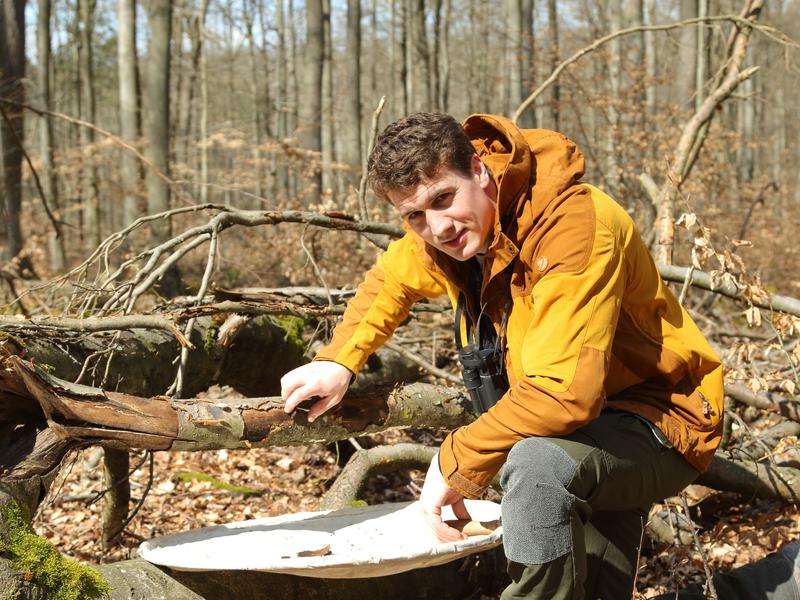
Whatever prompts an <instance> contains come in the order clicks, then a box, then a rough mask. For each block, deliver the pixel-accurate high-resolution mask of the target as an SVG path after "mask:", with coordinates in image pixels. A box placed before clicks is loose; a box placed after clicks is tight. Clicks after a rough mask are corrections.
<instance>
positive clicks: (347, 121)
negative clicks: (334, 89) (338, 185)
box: [341, 0, 377, 187]
mask: <svg viewBox="0 0 800 600" xmlns="http://www.w3.org/2000/svg"><path fill="white" fill-rule="evenodd" d="M372 60H373V64H375V61H376V60H377V56H376V55H375V54H373V56H372ZM345 61H346V63H347V69H346V71H347V86H346V91H345V110H344V111H343V115H344V117H345V118H344V119H343V120H342V123H341V127H342V128H343V130H342V134H341V138H342V150H343V152H342V158H343V159H344V162H345V163H347V164H348V165H349V166H350V168H351V169H352V170H351V172H350V175H349V176H348V178H347V181H348V183H349V185H350V186H353V187H357V186H358V182H359V179H360V177H359V175H360V171H361V160H362V159H361V154H362V150H361V1H360V0H348V2H347V49H346V56H345Z"/></svg>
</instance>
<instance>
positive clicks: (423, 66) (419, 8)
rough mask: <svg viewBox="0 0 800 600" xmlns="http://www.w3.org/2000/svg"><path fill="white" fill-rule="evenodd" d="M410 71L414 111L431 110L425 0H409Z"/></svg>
mask: <svg viewBox="0 0 800 600" xmlns="http://www.w3.org/2000/svg"><path fill="white" fill-rule="evenodd" d="M410 8H411V10H410V15H409V17H410V22H409V24H410V26H411V40H412V43H411V73H412V75H411V76H412V79H413V86H414V95H413V96H414V99H413V104H412V105H413V107H414V110H415V111H420V110H431V108H432V102H431V84H430V53H429V52H428V37H427V35H426V32H425V0H411V3H410Z"/></svg>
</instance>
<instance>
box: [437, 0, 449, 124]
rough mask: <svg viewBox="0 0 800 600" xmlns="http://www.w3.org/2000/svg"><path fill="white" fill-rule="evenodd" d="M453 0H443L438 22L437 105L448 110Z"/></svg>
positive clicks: (445, 110) (443, 109) (443, 110)
mask: <svg viewBox="0 0 800 600" xmlns="http://www.w3.org/2000/svg"><path fill="white" fill-rule="evenodd" d="M452 12H453V0H444V18H443V19H442V20H441V23H440V24H439V98H438V100H439V107H440V110H441V111H442V112H449V111H450V106H449V105H450V21H451V19H452Z"/></svg>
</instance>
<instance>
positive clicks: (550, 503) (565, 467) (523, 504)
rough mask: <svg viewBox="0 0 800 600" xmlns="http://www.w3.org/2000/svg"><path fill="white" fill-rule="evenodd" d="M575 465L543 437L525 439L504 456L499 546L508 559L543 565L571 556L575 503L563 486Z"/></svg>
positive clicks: (571, 474) (557, 447) (564, 453)
mask: <svg viewBox="0 0 800 600" xmlns="http://www.w3.org/2000/svg"><path fill="white" fill-rule="evenodd" d="M577 466H578V465H577V463H576V461H575V460H574V459H573V458H572V457H570V456H569V454H567V452H566V451H565V450H564V449H563V448H561V447H560V446H558V445H556V444H554V443H553V442H552V441H550V440H549V439H548V438H535V437H534V438H526V439H524V440H520V441H519V442H517V443H516V444H515V445H514V447H513V448H512V449H511V452H510V453H509V455H508V459H507V461H506V465H505V468H504V471H503V476H502V479H501V483H502V486H503V491H504V495H503V501H502V513H503V544H504V546H505V551H506V556H508V558H509V559H510V560H513V561H516V562H519V563H523V564H543V563H546V562H550V561H552V560H554V559H556V558H558V557H560V556H563V555H564V554H566V553H568V552H571V551H572V534H571V518H572V513H573V508H574V504H575V502H576V498H575V496H574V495H573V494H571V493H570V491H569V489H568V486H569V484H570V482H571V481H572V479H573V477H574V475H575V471H576V469H577Z"/></svg>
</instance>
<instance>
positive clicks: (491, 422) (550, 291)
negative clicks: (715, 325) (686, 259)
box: [282, 113, 723, 600]
mask: <svg viewBox="0 0 800 600" xmlns="http://www.w3.org/2000/svg"><path fill="white" fill-rule="evenodd" d="M368 170H369V172H368V175H369V181H370V185H371V187H372V189H373V190H374V191H375V193H376V195H378V196H379V197H384V198H386V199H388V200H389V201H390V202H391V203H392V204H393V205H394V206H395V207H396V208H397V209H398V211H399V212H400V215H401V216H402V218H403V220H404V222H405V225H406V227H407V229H408V233H407V234H406V235H405V236H404V237H403V238H402V239H400V240H398V241H395V242H394V243H392V244H391V245H390V246H389V248H388V249H387V251H386V252H385V253H384V254H383V256H382V257H381V258H380V259H379V260H378V263H377V264H376V266H375V267H373V268H372V269H371V270H370V271H369V272H368V273H367V275H366V278H365V280H364V283H362V284H361V286H360V287H359V289H358V293H357V294H356V296H355V297H354V298H353V299H352V300H351V301H350V303H349V304H348V308H347V311H346V312H345V315H344V318H343V321H342V323H341V324H340V325H339V326H338V327H337V328H336V330H335V331H334V335H333V339H332V341H331V343H330V344H329V345H328V346H327V347H326V348H324V349H323V350H322V351H321V352H320V353H319V354H318V355H317V357H316V360H315V361H314V362H312V363H311V364H310V365H306V366H303V367H300V368H299V369H296V370H295V371H292V372H290V373H288V374H287V375H286V376H285V377H284V378H283V380H282V388H283V389H282V394H283V398H284V399H285V401H286V411H287V412H291V411H293V410H294V409H295V407H296V406H297V405H298V403H299V402H301V401H303V400H305V399H307V398H309V397H311V396H319V397H320V400H319V401H317V402H316V403H315V404H314V405H313V407H312V408H311V409H310V411H309V419H310V420H313V419H315V418H316V417H318V416H319V415H320V414H322V413H323V412H325V411H326V410H328V409H330V408H331V407H332V406H334V405H336V404H337V403H339V401H340V400H341V398H342V396H343V395H344V393H345V390H346V389H347V386H348V385H349V382H350V380H351V378H352V377H353V374H354V373H357V372H358V370H359V369H360V368H361V367H362V365H363V364H364V362H365V361H366V359H367V357H368V356H369V355H370V353H372V352H374V351H375V350H376V349H377V348H378V347H379V346H380V345H381V344H382V343H383V342H384V341H385V340H386V339H387V338H388V337H389V336H390V335H391V334H392V332H393V331H394V329H395V328H396V327H397V325H398V324H399V323H400V322H401V321H402V320H403V319H404V318H405V317H406V315H407V314H408V311H409V309H410V306H411V305H412V304H413V303H414V302H415V301H417V300H419V299H420V298H424V297H434V296H438V295H441V294H444V293H447V294H448V295H449V297H450V299H451V301H452V302H453V305H454V306H455V305H456V303H457V300H458V297H459V294H460V293H463V295H464V297H465V300H466V309H467V313H468V314H469V316H470V320H471V322H472V324H475V323H476V322H477V323H478V329H479V330H480V328H481V327H482V325H483V323H482V321H486V319H487V318H488V319H489V320H490V321H491V323H492V324H493V325H494V328H493V329H494V335H496V338H497V345H498V346H499V347H503V348H504V349H505V358H504V362H505V368H506V371H507V375H508V380H509V388H508V391H507V392H505V394H503V395H502V397H501V398H500V399H499V400H498V401H497V403H496V404H495V405H494V406H493V407H492V408H491V409H489V410H488V412H485V413H484V414H482V415H481V416H480V417H479V418H478V419H477V420H476V421H474V422H473V423H471V424H470V425H468V426H465V427H461V428H459V429H457V430H455V431H453V432H451V433H450V435H448V436H447V438H445V440H444V442H442V445H441V447H440V449H439V453H438V455H437V457H436V458H435V459H434V461H433V462H432V463H431V466H430V469H429V471H428V474H427V476H426V479H425V485H424V487H423V490H422V494H421V498H420V501H421V505H422V507H423V511H424V512H425V514H426V517H427V518H428V521H429V522H430V523H431V526H432V527H433V528H434V530H435V531H436V533H437V535H438V537H439V539H441V540H442V541H448V540H457V539H460V538H461V534H460V533H459V532H458V531H456V530H454V529H452V528H450V527H448V526H447V525H446V524H444V523H443V522H442V519H441V508H442V507H443V506H447V505H452V507H453V510H454V512H455V514H456V516H458V517H459V518H466V517H467V516H468V515H467V513H466V510H465V508H464V503H463V499H464V498H465V497H468V498H477V497H480V496H481V495H482V494H483V492H484V491H485V489H486V487H487V486H488V485H489V484H490V482H491V481H492V478H493V477H494V476H495V474H497V472H498V471H499V469H500V467H501V466H503V465H505V467H504V470H503V474H502V479H501V483H502V486H503V489H504V497H503V501H502V513H503V537H504V547H505V552H506V555H507V557H508V559H509V574H510V575H511V579H512V583H511V585H510V586H509V587H508V588H507V589H506V590H505V592H504V594H503V598H505V599H510V598H547V599H551V598H570V599H581V598H584V597H585V598H592V599H593V598H603V599H610V600H618V599H620V598H629V597H630V596H631V591H632V582H633V571H634V568H635V564H636V554H637V550H638V543H639V539H640V534H641V530H642V527H643V523H644V521H645V519H646V516H647V510H648V508H649V506H650V505H651V504H652V502H653V501H655V500H659V499H661V498H663V497H666V496H669V495H672V494H675V493H677V492H678V491H679V490H681V489H682V488H683V487H684V486H685V485H687V484H688V483H690V482H691V481H692V480H694V478H695V477H696V476H697V474H698V472H699V471H702V470H703V469H705V468H706V467H707V466H708V464H709V462H710V461H711V457H712V455H713V453H714V450H715V449H716V447H717V445H718V443H719V438H720V432H721V415H722V401H723V390H722V368H721V365H720V361H719V359H718V357H717V356H716V355H715V353H714V351H713V350H712V349H711V348H710V346H709V345H708V343H707V342H706V341H705V339H704V338H703V336H702V334H701V333H700V331H699V330H698V329H697V327H696V326H695V324H694V323H693V322H692V320H691V318H690V317H689V316H688V314H687V313H686V312H685V311H684V310H683V309H682V308H681V307H680V305H679V304H678V302H677V300H676V299H675V297H674V296H673V294H672V293H671V292H670V291H669V289H667V287H666V286H665V285H664V283H663V282H662V281H661V278H660V277H659V275H658V272H657V270H656V267H655V264H654V262H653V260H652V258H651V257H650V255H649V253H648V251H647V248H646V247H645V245H644V243H643V242H642V240H641V238H640V236H639V234H638V233H637V231H636V229H635V227H634V225H633V222H632V221H631V219H630V217H629V216H628V214H627V213H626V212H625V211H624V210H623V209H622V208H621V207H620V206H619V205H618V204H616V203H615V202H614V201H613V200H612V199H611V198H609V197H608V196H606V195H605V194H604V193H603V192H601V191H600V190H598V189H597V188H595V187H592V186H591V185H589V184H585V183H581V182H580V178H581V177H582V175H583V170H584V160H583V157H582V155H581V153H580V152H579V151H578V149H577V148H576V147H575V145H574V144H573V143H572V142H571V141H569V140H568V139H566V138H565V137H564V136H562V135H560V134H558V133H555V132H552V131H545V130H520V129H518V128H517V127H516V126H515V125H514V124H513V123H512V122H511V121H509V120H508V119H506V118H504V117H499V116H493V115H473V116H471V117H469V118H468V119H467V120H466V122H465V123H464V125H463V127H462V126H460V125H459V124H458V123H457V122H456V121H455V120H454V119H452V117H449V116H447V115H441V114H429V113H420V114H415V115H411V116H409V117H406V118H404V119H401V120H400V121H398V122H396V123H393V124H392V125H390V126H389V127H387V128H386V130H385V131H384V132H383V133H382V134H381V136H380V138H379V139H378V141H377V143H376V146H375V149H374V151H373V152H372V155H371V156H370V160H369V166H368ZM489 329H492V328H489Z"/></svg>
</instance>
